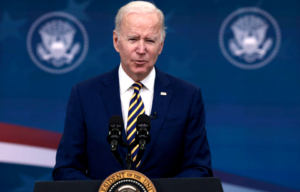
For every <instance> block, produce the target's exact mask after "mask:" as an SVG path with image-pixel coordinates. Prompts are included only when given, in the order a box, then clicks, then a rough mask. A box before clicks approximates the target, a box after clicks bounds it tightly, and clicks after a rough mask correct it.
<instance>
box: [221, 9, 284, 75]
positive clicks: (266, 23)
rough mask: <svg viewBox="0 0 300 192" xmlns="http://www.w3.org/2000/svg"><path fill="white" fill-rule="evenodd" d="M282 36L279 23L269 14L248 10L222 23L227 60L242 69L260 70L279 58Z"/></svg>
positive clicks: (239, 10)
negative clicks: (276, 57) (277, 55)
mask: <svg viewBox="0 0 300 192" xmlns="http://www.w3.org/2000/svg"><path fill="white" fill-rule="evenodd" d="M280 41H281V34H280V29H279V26H278V24H277V22H276V20H275V19H274V18H273V17H272V16H271V15H270V14H269V13H267V12H266V11H264V10H262V9H259V8H256V7H245V8H241V9H238V10H236V11H234V12H233V13H231V14H230V15H229V16H228V17H227V18H226V19H225V20H224V22H223V23H222V26H221V29H220V32H219V45H220V48H221V52H222V53H223V55H224V56H225V58H226V59H227V60H228V61H229V62H230V63H231V64H233V65H235V66H237V67H239V68H242V69H258V68H260V67H263V66H265V65H267V64H268V63H270V62H271V61H272V60H273V59H274V57H275V56H276V54H277V52H278V50H279V47H280Z"/></svg>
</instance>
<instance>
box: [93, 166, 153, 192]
mask: <svg viewBox="0 0 300 192" xmlns="http://www.w3.org/2000/svg"><path fill="white" fill-rule="evenodd" d="M98 192H156V189H155V187H154V185H153V183H152V182H151V180H150V179H149V178H148V177H146V176H145V175H143V174H142V173H140V172H137V171H133V170H124V171H119V172H116V173H113V174H112V175H110V176H109V177H107V178H106V179H105V180H104V181H103V183H102V184H101V186H100V188H99V191H98Z"/></svg>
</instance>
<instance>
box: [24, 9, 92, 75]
mask: <svg viewBox="0 0 300 192" xmlns="http://www.w3.org/2000/svg"><path fill="white" fill-rule="evenodd" d="M27 50H28V53H29V56H30V58H31V59H32V61H33V62H34V63H35V64H36V65H37V66H38V67H39V68H40V69H42V70H44V71H46V72H48V73H53V74H63V73H67V72H70V71H72V70H73V69H75V68H76V67H78V66H79V65H80V64H81V63H82V61H83V60H84V58H85V56H86V54H87V51H88V36H87V32H86V30H85V28H84V26H83V24H82V23H81V22H80V21H79V20H78V19H76V18H75V17H74V16H72V15H70V14H67V13H64V12H50V13H47V14H45V15H43V16H41V17H40V18H38V19H37V20H36V21H35V22H34V23H33V24H32V26H31V27H30V30H29V33H28V36H27Z"/></svg>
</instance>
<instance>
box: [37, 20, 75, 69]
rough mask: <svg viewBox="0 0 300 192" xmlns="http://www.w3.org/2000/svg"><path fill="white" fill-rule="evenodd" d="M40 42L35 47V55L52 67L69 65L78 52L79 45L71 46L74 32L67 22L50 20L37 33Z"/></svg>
mask: <svg viewBox="0 0 300 192" xmlns="http://www.w3.org/2000/svg"><path fill="white" fill-rule="evenodd" d="M38 33H39V34H40V37H41V39H42V42H41V43H39V44H38V45H37V49H36V51H37V55H38V56H39V57H40V59H41V60H43V61H47V62H48V63H50V64H52V65H53V66H54V67H56V68H59V67H62V66H63V65H65V64H67V65H70V64H71V62H72V60H73V59H74V57H75V55H76V54H77V53H78V52H79V50H80V43H75V44H73V40H74V36H75V34H76V30H75V29H74V28H73V27H72V26H71V25H70V24H69V23H67V22H64V21H62V20H52V21H50V22H48V23H46V24H45V25H44V26H42V27H41V28H40V30H39V31H38Z"/></svg>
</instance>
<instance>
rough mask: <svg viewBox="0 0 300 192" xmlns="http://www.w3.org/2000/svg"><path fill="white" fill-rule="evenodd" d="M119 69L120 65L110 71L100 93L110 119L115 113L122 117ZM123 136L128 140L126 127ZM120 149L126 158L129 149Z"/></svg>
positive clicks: (103, 81)
mask: <svg viewBox="0 0 300 192" xmlns="http://www.w3.org/2000/svg"><path fill="white" fill-rule="evenodd" d="M118 69H119V66H118V67H116V68H115V69H113V70H112V71H111V72H109V73H108V74H107V76H106V78H104V79H103V80H102V84H103V89H101V90H103V91H101V93H100V94H101V97H102V100H103V104H104V106H105V109H106V112H107V115H108V118H109V119H110V118H111V117H112V116H114V115H119V116H121V117H122V108H121V98H120V86H119V75H118ZM107 133H108V130H107ZM122 136H123V140H125V141H126V135H125V130H124V128H123V129H122ZM118 151H119V153H120V155H121V156H123V157H124V158H125V155H126V154H127V149H126V148H123V147H121V146H119V147H118ZM124 158H123V159H124Z"/></svg>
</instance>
